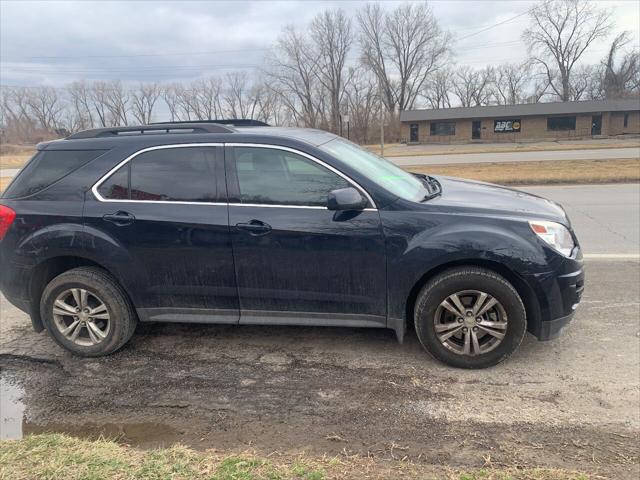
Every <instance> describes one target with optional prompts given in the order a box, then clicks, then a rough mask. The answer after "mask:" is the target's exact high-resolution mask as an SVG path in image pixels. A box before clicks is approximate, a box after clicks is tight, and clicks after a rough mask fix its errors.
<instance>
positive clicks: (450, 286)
mask: <svg viewBox="0 0 640 480" xmlns="http://www.w3.org/2000/svg"><path fill="white" fill-rule="evenodd" d="M414 315H415V316H414V318H415V326H416V332H417V334H418V338H419V339H420V343H422V346H423V347H424V348H425V349H426V350H427V351H428V352H429V353H430V354H431V355H433V356H434V357H435V358H437V359H438V360H440V361H442V362H444V363H446V364H448V365H451V366H454V367H458V368H485V367H490V366H492V365H496V364H497V363H500V362H502V361H503V360H505V359H506V358H507V357H508V356H509V355H511V354H512V353H513V352H514V351H515V350H516V349H517V348H518V346H519V345H520V343H521V342H522V339H523V338H524V335H525V333H526V331H527V320H526V312H525V308H524V305H523V303H522V300H521V299H520V296H519V295H518V292H517V291H516V290H515V288H513V286H512V285H511V284H510V283H509V282H508V281H507V280H505V279H504V277H502V276H500V275H498V274H496V273H495V272H492V271H491V270H487V269H484V268H477V267H461V268H455V269H451V270H447V271H445V272H443V273H441V274H440V275H438V276H436V277H435V278H433V279H431V280H430V281H429V282H428V283H427V284H426V285H425V286H424V287H423V288H422V290H421V292H420V294H419V295H418V299H417V301H416V306H415V311H414Z"/></svg>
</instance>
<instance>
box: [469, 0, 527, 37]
mask: <svg viewBox="0 0 640 480" xmlns="http://www.w3.org/2000/svg"><path fill="white" fill-rule="evenodd" d="M531 10H532V9H531V8H530V9H529V10H527V11H524V12H522V13H519V14H518V15H516V16H515V17H511V18H507V19H506V20H503V21H502V22H498V23H494V24H493V25H489V26H488V27H485V28H482V29H480V30H478V31H477V32H473V33H469V34H468V35H464V36H463V37H459V38H458V39H457V40H464V39H465V38H469V37H474V36H476V35H479V34H480V33H482V32H486V31H487V30H491V29H492V28H496V27H499V26H500V25H504V24H505V23H509V22H512V21H514V20H515V19H516V18H520V17H523V16H524V15H528V14H529V12H531Z"/></svg>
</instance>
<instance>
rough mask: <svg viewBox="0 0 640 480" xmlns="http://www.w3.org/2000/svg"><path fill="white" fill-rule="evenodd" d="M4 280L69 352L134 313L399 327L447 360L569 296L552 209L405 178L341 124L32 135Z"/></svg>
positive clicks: (558, 213)
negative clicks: (340, 133)
mask: <svg viewBox="0 0 640 480" xmlns="http://www.w3.org/2000/svg"><path fill="white" fill-rule="evenodd" d="M0 260H1V277H0V287H1V289H2V292H3V293H4V295H5V296H6V297H7V299H9V301H11V302H12V303H13V304H14V305H16V306H17V307H18V308H20V309H21V310H24V311H25V312H27V313H28V314H29V315H30V316H31V321H32V323H33V327H34V328H35V329H36V330H37V331H41V330H43V329H44V328H46V329H47V330H48V331H49V333H50V335H51V336H52V337H53V338H54V339H55V340H56V341H57V342H58V343H59V344H60V345H62V346H63V347H64V348H66V349H68V350H70V351H72V352H74V353H76V354H79V355H85V356H98V355H105V354H109V353H112V352H114V351H116V350H118V349H119V348H121V347H122V346H123V345H124V344H125V343H126V342H127V341H128V340H129V338H131V336H132V335H133V333H134V330H135V327H136V323H137V322H138V321H141V322H194V323H228V324H257V325H267V324H268V325H284V324H286V325H330V326H345V327H378V328H390V329H393V330H394V331H395V332H396V334H397V337H398V339H399V340H400V341H402V339H403V337H404V335H405V330H406V328H407V324H411V323H413V324H414V325H415V331H416V334H417V336H418V338H419V339H420V342H421V343H422V345H423V346H424V347H425V348H426V350H427V351H428V352H430V353H431V354H432V355H433V356H434V357H436V358H438V359H439V360H441V361H443V362H446V363H448V364H449V365H453V366H456V367H464V368H481V367H487V366H490V365H494V364H496V363H498V362H500V361H501V360H503V359H505V358H506V357H507V356H508V355H509V354H511V353H512V352H513V351H514V350H515V349H516V348H517V347H518V345H519V344H520V342H521V341H522V339H523V336H524V335H525V333H526V332H527V331H529V332H531V333H532V334H533V335H535V336H536V337H537V338H539V339H541V340H546V339H551V338H554V337H556V336H557V335H558V334H559V333H560V331H561V329H562V328H563V327H564V326H565V325H567V323H568V322H569V320H570V319H571V318H572V316H573V314H574V311H575V309H576V307H577V305H578V302H579V301H580V296H581V294H582V290H583V283H584V275H583V264H582V254H581V252H580V248H579V246H578V242H577V240H576V238H575V235H574V233H573V232H572V230H571V226H570V223H569V219H568V218H567V216H566V214H565V212H564V210H563V209H562V208H561V207H560V206H559V205H557V204H556V203H553V202H551V201H548V200H545V199H543V198H539V197H536V196H532V195H528V194H525V193H522V192H519V191H515V190H511V189H508V188H503V187H499V186H496V185H490V184H485V183H478V182H471V181H466V180H461V179H454V178H445V177H430V176H424V175H416V174H410V173H407V172H405V171H404V170H401V169H400V168H398V167H396V166H395V165H393V164H391V163H389V162H388V161H386V160H384V159H383V158H381V157H378V156H377V155H374V154H372V153H369V152H367V151H365V150H363V149H361V148H359V147H358V146H356V145H354V144H352V143H350V142H348V141H345V140H344V139H342V138H340V137H337V136H335V135H332V134H329V133H326V132H322V131H318V130H307V129H288V128H276V127H268V126H237V125H236V126H233V125H225V124H220V123H189V124H183V123H177V124H162V125H159V124H156V125H147V126H140V127H124V128H111V129H109V128H105V129H97V130H89V131H85V132H80V133H77V134H75V135H72V136H70V137H68V138H66V139H64V140H57V141H53V142H48V143H43V144H40V145H39V146H38V152H37V154H36V155H35V156H34V157H33V158H32V159H31V161H30V162H29V163H28V164H27V165H26V166H25V167H24V169H23V170H22V171H21V172H20V173H19V175H18V176H17V177H16V178H15V179H14V181H13V182H12V183H11V184H10V185H9V187H8V188H7V189H6V191H5V192H4V194H3V196H2V198H1V199H0Z"/></svg>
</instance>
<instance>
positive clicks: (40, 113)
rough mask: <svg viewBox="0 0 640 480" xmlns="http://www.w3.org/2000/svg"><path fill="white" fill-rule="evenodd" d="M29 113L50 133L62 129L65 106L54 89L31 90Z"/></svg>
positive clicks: (27, 97)
mask: <svg viewBox="0 0 640 480" xmlns="http://www.w3.org/2000/svg"><path fill="white" fill-rule="evenodd" d="M26 104H27V108H28V111H29V113H30V114H31V115H32V116H33V117H34V118H35V119H36V120H37V121H38V123H39V124H40V126H41V127H42V128H43V129H45V130H47V131H48V132H54V131H56V130H57V129H59V128H61V126H62V125H61V123H62V115H63V113H64V109H65V105H64V104H63V102H62V99H61V98H60V96H59V95H58V91H57V90H56V89H55V88H53V87H36V88H30V89H29V90H28V92H27V96H26Z"/></svg>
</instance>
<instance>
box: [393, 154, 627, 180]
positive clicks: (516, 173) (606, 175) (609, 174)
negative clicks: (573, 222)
mask: <svg viewBox="0 0 640 480" xmlns="http://www.w3.org/2000/svg"><path fill="white" fill-rule="evenodd" d="M404 169H405V170H409V171H411V172H417V173H428V174H430V175H445V176H450V177H462V178H469V179H472V180H481V181H483V182H491V183H498V184H501V185H533V184H589V183H617V182H638V181H640V159H635V158H631V159H620V160H560V161H556V162H554V161H541V162H503V163H462V164H455V165H420V166H407V167H404Z"/></svg>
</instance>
